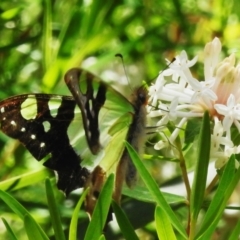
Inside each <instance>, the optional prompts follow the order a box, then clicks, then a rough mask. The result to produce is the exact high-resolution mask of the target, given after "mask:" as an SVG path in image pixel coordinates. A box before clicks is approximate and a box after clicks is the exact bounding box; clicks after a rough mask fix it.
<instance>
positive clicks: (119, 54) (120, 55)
mask: <svg viewBox="0 0 240 240" xmlns="http://www.w3.org/2000/svg"><path fill="white" fill-rule="evenodd" d="M115 57H119V58H120V59H121V61H122V65H123V70H124V73H125V75H126V78H127V82H128V84H129V86H131V84H130V81H129V78H128V74H127V70H126V67H125V63H124V59H123V55H122V54H121V53H117V54H115Z"/></svg>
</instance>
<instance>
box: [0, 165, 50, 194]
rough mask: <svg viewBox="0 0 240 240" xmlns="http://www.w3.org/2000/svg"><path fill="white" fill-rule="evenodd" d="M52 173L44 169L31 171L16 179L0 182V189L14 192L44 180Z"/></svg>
mask: <svg viewBox="0 0 240 240" xmlns="http://www.w3.org/2000/svg"><path fill="white" fill-rule="evenodd" d="M50 175H52V173H51V172H50V171H49V170H47V169H46V168H42V169H39V170H37V171H32V172H29V173H26V174H23V175H20V176H17V177H13V178H10V179H8V180H5V181H2V182H0V189H1V190H3V191H14V190H18V189H20V188H23V187H26V186H29V185H33V184H35V183H38V182H41V181H43V180H45V179H46V177H47V176H50Z"/></svg>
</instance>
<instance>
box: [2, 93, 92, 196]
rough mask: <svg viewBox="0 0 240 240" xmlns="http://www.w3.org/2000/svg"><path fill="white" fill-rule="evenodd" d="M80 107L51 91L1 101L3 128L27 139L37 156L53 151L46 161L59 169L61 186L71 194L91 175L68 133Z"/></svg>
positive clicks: (11, 134)
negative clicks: (50, 92)
mask: <svg viewBox="0 0 240 240" xmlns="http://www.w3.org/2000/svg"><path fill="white" fill-rule="evenodd" d="M76 107H77V106H76V103H75V101H74V100H73V98H72V97H67V96H58V95H48V94H25V95H19V96H15V97H11V98H8V99H6V100H3V101H1V102H0V123H1V130H2V131H3V132H4V133H5V134H6V135H8V136H10V137H12V138H15V139H18V140H19V141H20V142H21V143H23V145H24V146H25V147H26V148H27V149H28V151H29V152H30V153H31V154H32V155H33V156H34V157H35V158H36V159H37V160H41V159H42V158H44V157H46V156H47V155H49V154H50V158H49V159H48V160H47V161H46V162H45V163H44V165H45V166H47V167H48V168H50V169H53V170H55V171H56V172H57V174H58V188H59V189H61V190H63V191H64V192H65V193H67V194H68V193H69V192H71V191H72V190H74V189H76V188H79V187H82V186H83V184H84V183H85V179H86V178H87V177H88V175H89V173H88V171H87V169H85V168H82V167H81V166H80V162H81V158H80V156H78V155H77V153H76V152H75V150H74V149H73V148H72V146H71V145H70V139H69V137H68V134H67V132H68V131H67V130H68V127H69V125H70V124H71V123H72V121H73V119H74V110H75V108H76Z"/></svg>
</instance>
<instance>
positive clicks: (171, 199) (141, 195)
mask: <svg viewBox="0 0 240 240" xmlns="http://www.w3.org/2000/svg"><path fill="white" fill-rule="evenodd" d="M122 192H123V194H124V195H126V196H128V197H131V198H135V199H137V200H139V201H142V202H150V203H155V199H154V198H153V196H152V195H151V194H150V192H149V191H148V189H147V188H146V187H142V186H135V187H134V188H133V189H130V188H129V187H123V191H122ZM162 194H163V196H164V198H165V199H166V201H167V202H168V204H172V203H186V199H185V198H184V197H182V196H178V195H175V194H171V193H165V192H162Z"/></svg>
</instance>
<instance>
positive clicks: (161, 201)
mask: <svg viewBox="0 0 240 240" xmlns="http://www.w3.org/2000/svg"><path fill="white" fill-rule="evenodd" d="M126 147H127V149H128V152H129V154H130V156H131V159H132V161H133V163H134V164H135V166H136V168H137V170H138V173H139V176H141V178H142V179H143V181H144V183H145V185H146V187H147V188H148V190H149V192H150V194H152V196H153V198H154V199H155V202H156V203H157V204H158V205H159V206H161V208H162V209H163V211H164V212H165V213H166V214H167V215H168V216H169V219H170V221H171V223H172V225H173V226H174V227H175V229H176V230H177V231H178V232H179V233H180V234H181V235H182V236H183V237H184V238H185V239H186V238H187V234H186V231H185V230H184V227H183V226H182V225H181V223H180V222H179V220H178V219H177V217H176V216H175V214H174V212H173V210H172V209H171V207H170V206H169V204H168V203H167V201H166V200H165V198H164V196H163V195H162V193H161V191H160V190H159V187H158V185H157V183H156V182H155V181H154V179H153V178H152V176H151V175H150V174H149V172H148V171H147V169H146V168H145V166H144V164H143V163H142V161H141V159H140V158H139V156H138V154H137V153H136V151H135V150H134V149H133V148H132V146H131V145H130V144H129V143H127V142H126Z"/></svg>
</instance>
